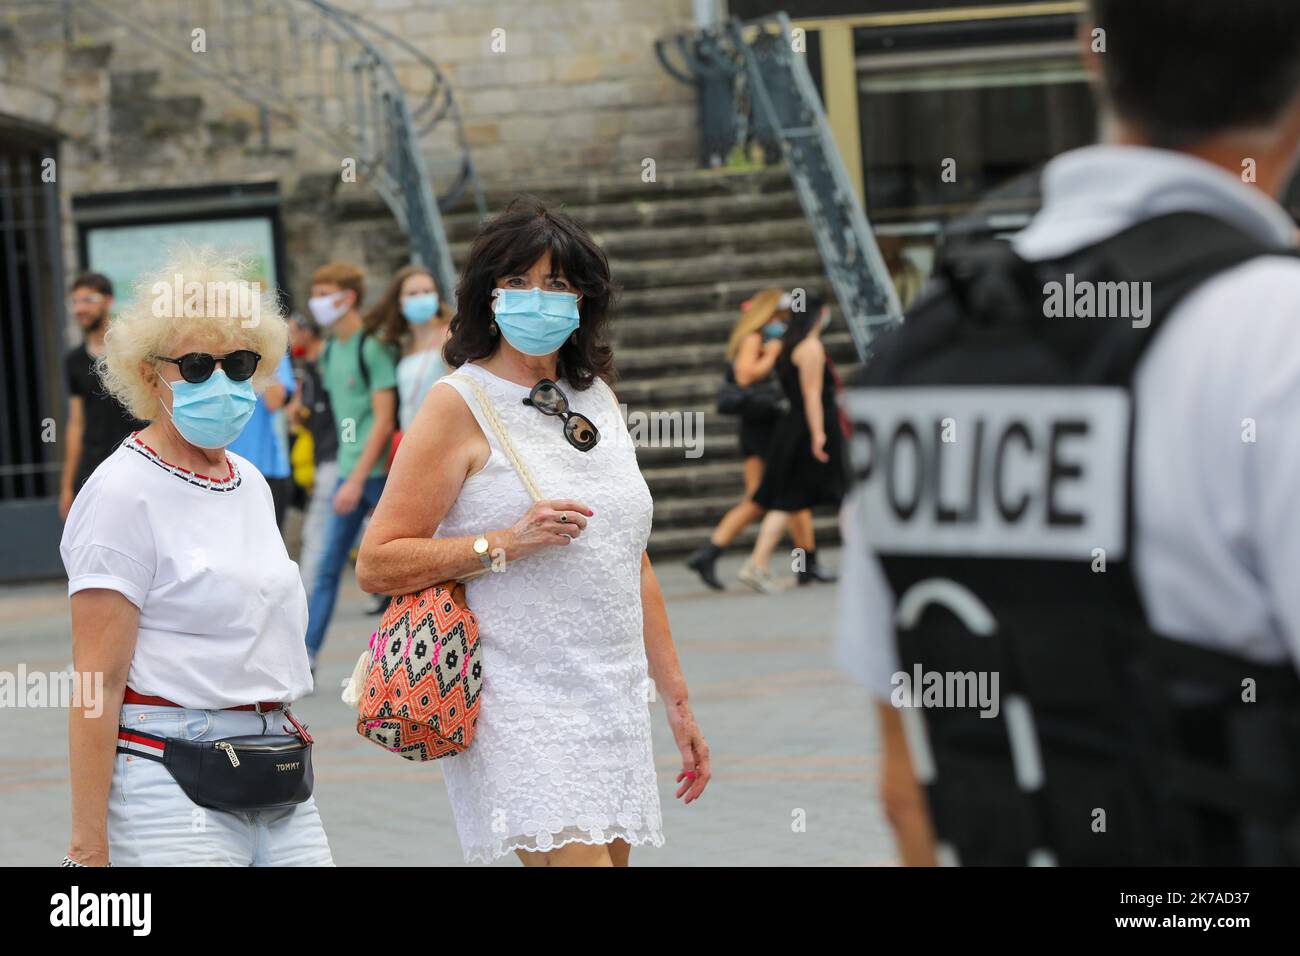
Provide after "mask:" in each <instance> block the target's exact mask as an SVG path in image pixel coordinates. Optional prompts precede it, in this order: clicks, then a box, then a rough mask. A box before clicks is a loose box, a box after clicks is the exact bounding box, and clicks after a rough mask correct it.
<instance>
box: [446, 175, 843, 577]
mask: <svg viewBox="0 0 1300 956" xmlns="http://www.w3.org/2000/svg"><path fill="white" fill-rule="evenodd" d="M521 192H530V193H533V194H534V195H537V196H540V197H542V198H543V199H546V200H548V201H550V202H560V203H563V204H564V208H565V209H566V210H567V211H568V212H570V213H571V214H573V215H574V216H576V217H577V218H578V219H579V221H581V222H582V223H584V224H585V225H586V226H587V227H588V228H589V229H590V230H591V231H592V233H593V235H594V236H595V238H596V240H597V241H598V242H600V244H601V245H602V246H603V247H604V249H605V251H606V253H607V254H608V255H609V258H610V264H611V267H612V270H613V274H614V278H615V281H616V282H617V283H618V284H619V286H620V288H621V290H622V291H621V295H620V297H619V307H618V309H617V312H616V314H615V320H614V325H613V329H614V343H615V357H616V361H617V369H618V375H619V379H618V382H617V383H616V384H615V391H616V392H617V393H618V396H619V399H620V400H621V401H622V402H624V403H626V405H627V406H628V411H629V414H630V415H632V414H635V413H653V412H674V411H676V412H700V413H702V422H703V433H704V435H703V442H702V454H700V455H699V457H696V458H687V457H686V450H685V449H684V448H681V447H658V448H656V447H640V448H638V450H637V457H638V459H639V461H640V463H641V468H642V472H643V473H644V475H645V478H646V481H647V483H648V484H649V486H650V491H651V493H652V494H653V495H654V499H655V518H654V530H653V532H652V534H651V538H650V551H651V554H652V555H655V556H659V557H662V556H666V555H680V554H682V553H684V552H685V551H688V550H690V549H691V548H694V547H696V546H697V545H699V544H701V543H702V542H704V541H705V540H706V539H707V538H708V535H709V532H710V531H711V530H712V528H713V525H714V524H715V523H716V522H717V520H718V519H719V518H720V517H721V516H722V515H723V514H724V513H725V512H726V510H727V509H728V508H730V507H731V506H732V505H733V504H735V503H736V502H737V501H738V500H739V498H740V495H741V493H742V492H743V488H744V485H743V481H742V478H741V461H740V452H739V445H738V441H737V438H736V420H735V419H734V418H732V417H729V416H725V415H720V414H718V412H717V411H715V409H714V404H713V403H714V400H715V398H716V395H717V388H718V385H719V383H720V382H721V379H722V372H723V368H724V362H725V358H724V355H725V350H726V342H727V337H728V335H729V334H730V332H731V327H732V325H733V324H734V323H735V321H736V319H737V317H738V316H739V307H740V303H741V302H742V301H744V300H745V299H747V298H749V297H750V296H752V295H753V294H754V293H755V292H757V291H758V290H759V289H761V288H763V287H765V286H768V285H778V286H782V287H784V288H787V289H790V288H796V287H799V288H804V289H807V290H809V292H814V291H815V292H817V293H820V294H823V295H826V296H827V297H829V298H832V300H833V296H832V295H831V289H830V285H829V282H828V281H827V280H826V278H825V275H824V273H823V271H822V267H821V260H820V258H819V257H818V254H817V250H816V248H815V246H814V244H813V239H812V234H811V232H810V230H809V228H808V224H807V222H806V221H805V219H804V217H803V211H802V209H801V208H800V206H799V201H798V199H797V197H796V196H795V194H794V191H793V188H792V186H791V183H790V180H789V177H788V175H787V174H786V172H785V170H784V169H783V168H777V169H764V170H758V171H750V172H726V171H715V170H687V171H681V172H668V173H664V172H663V171H661V172H660V175H659V181H658V182H657V183H643V182H641V181H640V177H639V175H636V174H632V175H628V176H625V177H618V178H614V177H602V176H596V177H592V178H589V179H586V180H583V181H581V182H574V181H565V182H558V181H550V182H547V181H542V182H534V183H528V184H522V185H520V186H519V187H518V188H515V189H510V190H508V191H506V190H489V192H488V206H489V209H490V210H492V211H496V210H499V209H501V208H503V207H504V206H505V204H506V203H507V202H509V200H510V199H511V198H512V197H513V196H514V195H516V194H518V193H521ZM475 226H476V222H475V217H474V216H473V215H472V214H471V213H453V214H451V215H449V216H447V217H446V228H447V232H448V236H449V240H450V241H451V243H452V258H453V259H454V260H455V261H456V262H457V264H458V265H459V264H460V263H462V262H463V261H464V257H465V254H466V251H467V249H468V246H469V240H470V239H471V238H472V236H473V235H474V231H475ZM825 342H826V345H827V349H828V351H829V352H830V354H831V356H832V358H833V359H834V361H835V362H836V364H837V365H838V367H839V369H840V371H841V374H848V373H849V372H850V371H851V370H852V366H853V365H854V363H855V362H856V360H857V353H856V352H855V350H854V348H853V344H852V340H851V338H850V336H849V333H848V330H847V329H846V328H845V327H844V325H843V322H842V320H841V319H840V318H839V316H838V314H837V315H836V316H835V318H834V319H833V320H832V325H831V327H830V329H828V330H827V332H826V334H825ZM697 440H698V439H697ZM815 523H816V527H817V534H818V540H819V542H820V543H825V544H830V543H834V542H835V541H836V540H837V538H838V535H837V533H836V524H835V516H834V514H832V513H827V514H818V515H815ZM756 530H757V526H754V527H752V528H750V529H749V531H748V532H747V533H746V534H745V535H744V536H743V537H742V538H741V539H740V544H748V543H751V542H752V541H753V537H754V532H755V531H756ZM738 546H739V545H738Z"/></svg>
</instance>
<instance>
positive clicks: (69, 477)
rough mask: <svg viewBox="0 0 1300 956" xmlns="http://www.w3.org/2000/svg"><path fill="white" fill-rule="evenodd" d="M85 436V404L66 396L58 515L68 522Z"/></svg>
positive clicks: (72, 396)
mask: <svg viewBox="0 0 1300 956" xmlns="http://www.w3.org/2000/svg"><path fill="white" fill-rule="evenodd" d="M85 435H86V413H85V404H84V403H83V402H82V400H81V396H80V395H70V396H68V421H67V424H66V425H64V428H63V444H64V452H63V474H62V476H61V479H60V482H59V514H60V516H61V517H62V518H63V520H64V521H67V520H68V509H69V508H70V507H71V506H72V497H73V495H74V494H75V493H76V489H75V487H74V486H75V485H76V482H77V469H78V468H79V467H80V466H81V448H82V442H83V441H84V439H85Z"/></svg>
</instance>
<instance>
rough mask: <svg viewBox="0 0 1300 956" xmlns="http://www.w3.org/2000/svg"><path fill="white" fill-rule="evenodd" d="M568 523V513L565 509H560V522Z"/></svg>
mask: <svg viewBox="0 0 1300 956" xmlns="http://www.w3.org/2000/svg"><path fill="white" fill-rule="evenodd" d="M568 523H569V513H568V512H567V511H561V512H560V524H568Z"/></svg>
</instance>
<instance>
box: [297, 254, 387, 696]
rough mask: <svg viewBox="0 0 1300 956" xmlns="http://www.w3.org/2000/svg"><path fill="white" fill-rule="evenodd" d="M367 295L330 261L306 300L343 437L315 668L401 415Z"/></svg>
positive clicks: (318, 578) (321, 570) (322, 576)
mask: <svg viewBox="0 0 1300 956" xmlns="http://www.w3.org/2000/svg"><path fill="white" fill-rule="evenodd" d="M364 298H365V276H364V275H363V274H362V272H361V270H360V269H358V268H357V267H356V266H354V265H352V264H351V263H347V262H331V263H329V264H328V265H325V266H322V267H321V268H320V269H317V270H316V272H315V274H314V275H313V276H312V279H311V297H310V299H309V300H308V302H307V307H308V309H309V310H310V312H311V314H312V318H314V319H315V320H316V322H317V324H318V325H319V326H320V327H321V329H322V330H323V331H324V332H325V335H326V336H327V343H326V346H325V350H324V352H323V353H322V354H321V360H320V370H321V378H322V380H323V382H324V386H325V390H326V391H327V392H329V397H330V406H331V407H332V408H333V411H334V424H335V428H336V430H337V434H338V439H339V444H338V458H337V465H338V478H337V488H336V490H335V492H334V509H333V513H331V514H330V515H329V518H328V520H327V522H326V525H325V534H324V541H323V543H322V546H321V552H320V558H319V560H318V562H317V565H316V573H315V579H314V580H313V582H312V586H311V595H310V599H309V601H308V621H307V653H308V655H309V656H310V658H311V662H312V670H313V672H314V671H315V667H316V659H317V656H318V655H319V654H320V649H321V645H322V644H323V643H324V642H325V631H326V629H327V628H328V627H329V622H330V618H331V617H332V616H333V614H334V601H335V598H336V597H337V595H338V587H339V576H340V575H341V573H342V571H343V564H344V562H346V561H347V558H348V553H349V552H350V551H351V550H352V546H353V544H354V543H355V542H356V539H357V535H358V532H359V531H360V530H361V524H362V521H363V520H364V519H365V516H366V514H367V513H368V512H369V511H370V510H371V509H372V508H374V506H375V505H376V504H378V502H379V496H380V495H381V494H382V493H383V490H384V477H385V462H386V461H387V453H388V447H389V442H390V440H391V438H392V434H393V429H394V427H395V426H396V422H397V363H396V361H395V360H394V357H393V355H392V354H391V353H390V352H389V351H388V349H386V348H385V347H384V346H383V345H382V344H381V343H380V342H379V341H377V340H376V339H375V338H374V337H373V336H371V335H369V334H368V333H367V331H366V330H365V329H364V328H362V323H361V312H360V307H361V300H362V299H364Z"/></svg>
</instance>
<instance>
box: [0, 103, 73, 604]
mask: <svg viewBox="0 0 1300 956" xmlns="http://www.w3.org/2000/svg"><path fill="white" fill-rule="evenodd" d="M55 150H56V145H55V141H54V139H53V137H47V136H43V135H41V134H39V133H33V132H32V131H30V130H27V129H25V128H18V127H15V128H4V127H2V126H0V580H14V579H19V578H35V577H48V576H49V575H51V574H58V573H60V571H61V567H62V566H61V564H60V562H59V555H58V542H59V536H60V525H59V518H58V510H57V498H58V491H59V470H60V468H61V462H62V458H63V456H62V454H61V447H60V445H59V443H58V442H59V439H60V438H61V436H62V432H63V425H64V421H65V411H64V410H65V400H64V396H63V391H64V390H63V386H62V383H61V382H60V381H59V379H58V375H57V374H56V372H55V370H57V369H59V368H61V367H62V361H61V354H62V351H63V339H62V335H61V332H62V329H63V317H64V310H63V304H62V298H63V294H64V289H63V264H62V245H61V241H60V233H59V194H58V183H57V175H56V172H57V167H56V166H55V160H56V154H55Z"/></svg>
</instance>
